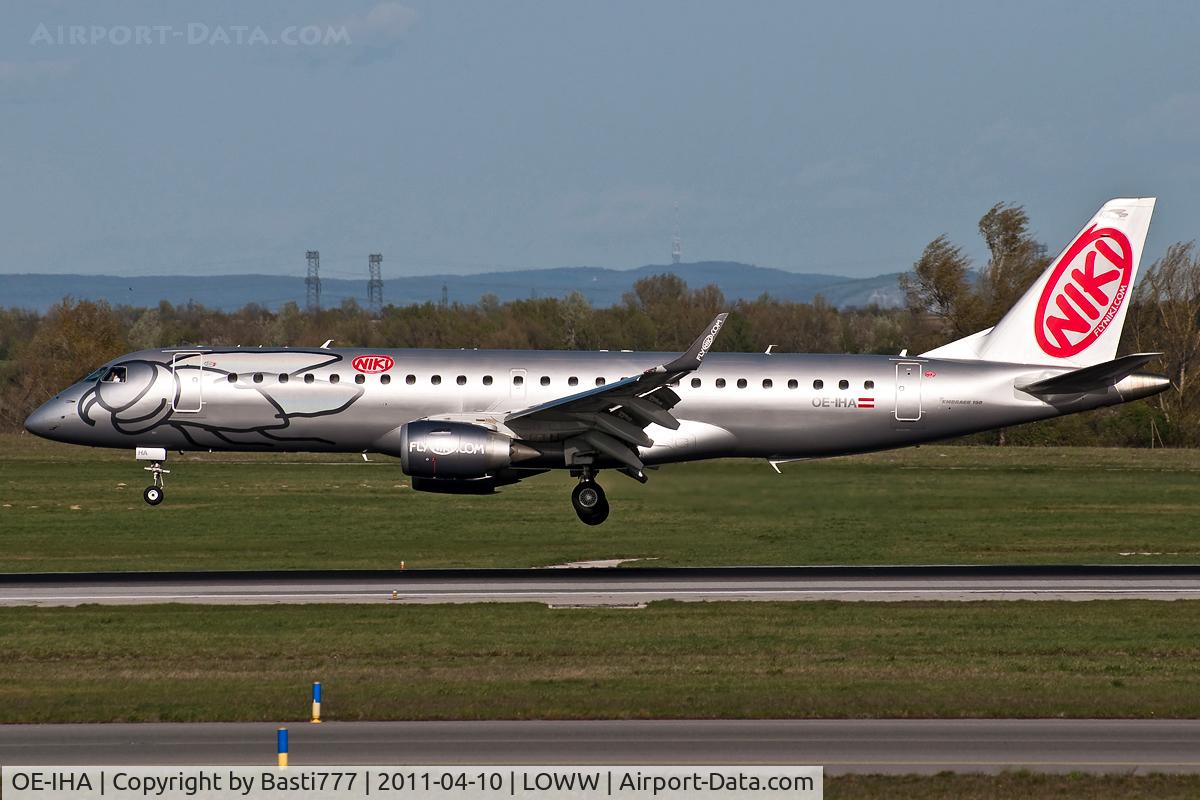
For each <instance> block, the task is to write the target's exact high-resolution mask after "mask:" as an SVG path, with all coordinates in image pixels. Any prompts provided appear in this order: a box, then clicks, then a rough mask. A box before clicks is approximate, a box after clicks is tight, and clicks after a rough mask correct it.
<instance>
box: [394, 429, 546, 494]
mask: <svg viewBox="0 0 1200 800" xmlns="http://www.w3.org/2000/svg"><path fill="white" fill-rule="evenodd" d="M539 455H541V454H540V453H539V452H538V451H537V450H535V449H534V448H532V447H530V446H528V445H525V444H521V443H520V442H518V441H516V440H515V439H513V438H512V437H511V436H505V435H504V434H502V433H496V432H495V431H490V430H488V429H487V428H484V427H481V426H479V425H472V424H470V423H467V422H438V421H436V420H417V421H416V422H409V423H407V424H406V425H403V426H401V428H400V468H401V469H402V470H404V473H405V474H406V475H411V476H412V477H414V478H438V479H447V478H450V479H455V478H458V479H463V478H483V477H485V476H488V475H491V474H493V473H495V472H496V471H497V470H501V469H504V468H505V467H507V466H510V465H511V464H513V463H515V462H518V461H527V460H529V459H531V458H537V457H538V456H539ZM414 487H415V483H414Z"/></svg>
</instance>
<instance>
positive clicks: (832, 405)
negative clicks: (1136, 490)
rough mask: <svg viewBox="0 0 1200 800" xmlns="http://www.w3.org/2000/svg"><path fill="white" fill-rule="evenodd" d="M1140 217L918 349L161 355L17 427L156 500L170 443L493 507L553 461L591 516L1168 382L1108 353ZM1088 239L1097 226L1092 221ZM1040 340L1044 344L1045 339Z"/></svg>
mask: <svg viewBox="0 0 1200 800" xmlns="http://www.w3.org/2000/svg"><path fill="white" fill-rule="evenodd" d="M1153 208H1154V200H1153V198H1124V199H1117V200H1112V201H1110V202H1108V203H1106V204H1105V205H1104V206H1103V207H1102V208H1101V209H1100V210H1099V211H1098V212H1097V213H1096V215H1094V216H1093V218H1092V220H1091V221H1090V223H1089V225H1088V226H1085V228H1084V229H1083V230H1081V232H1080V233H1079V234H1078V235H1077V236H1076V237H1075V238H1074V239H1073V240H1072V242H1071V243H1070V244H1069V245H1068V246H1067V247H1066V248H1064V249H1063V251H1062V253H1060V255H1059V256H1058V257H1057V258H1056V259H1054V261H1052V262H1051V263H1050V265H1049V266H1048V267H1047V269H1046V271H1045V273H1043V275H1042V276H1041V277H1040V278H1039V279H1038V280H1037V281H1035V282H1034V284H1033V285H1032V286H1031V287H1030V288H1029V289H1028V291H1027V292H1026V294H1025V295H1024V296H1023V297H1022V298H1021V299H1020V300H1019V301H1018V302H1017V303H1016V305H1014V306H1013V308H1012V309H1011V310H1010V311H1009V312H1008V313H1007V314H1006V315H1005V316H1004V317H1003V318H1002V319H1001V320H1000V322H998V323H997V324H996V325H995V326H994V327H993V328H989V329H987V330H985V331H980V332H979V333H976V334H973V335H971V336H968V337H966V338H964V339H960V340H957V341H955V342H951V343H950V344H947V345H945V346H943V347H939V348H936V349H934V350H930V351H928V352H925V353H922V354H920V355H918V356H909V355H908V354H907V352H902V353H901V354H900V355H896V356H888V355H819V354H785V353H779V352H777V351H775V352H770V351H769V352H766V353H721V352H710V348H711V347H712V345H713V343H714V342H715V341H717V340H718V339H719V335H720V332H721V330H722V328H723V327H724V325H725V320H726V317H727V315H726V314H724V313H722V314H718V315H717V316H716V317H715V318H714V319H713V320H712V322H710V323H709V324H708V325H707V326H705V328H704V329H703V331H702V332H701V333H700V334H699V336H698V337H697V338H696V340H695V341H694V342H693V344H692V346H691V347H690V348H688V350H687V351H686V352H684V353H683V354H681V355H675V354H664V353H648V352H628V351H618V352H610V351H601V352H578V351H528V350H395V349H382V348H329V347H321V348H287V347H256V348H230V347H176V348H166V349H159V350H144V351H140V352H137V353H132V354H129V355H126V356H122V357H120V358H118V359H115V360H113V361H112V362H110V363H108V364H105V365H103V366H102V367H100V368H99V369H97V370H96V371H94V372H93V373H91V374H90V375H89V376H87V378H85V379H84V380H82V381H80V382H78V383H76V384H75V385H73V386H71V387H69V388H67V389H65V390H63V391H62V392H60V393H59V394H58V395H56V396H55V397H54V398H53V399H51V400H50V401H48V402H47V403H46V404H44V405H43V406H42V407H41V408H39V409H38V410H37V411H35V412H34V413H33V414H32V415H31V416H30V417H29V419H28V420H27V421H26V427H27V428H28V429H29V430H30V431H31V432H33V433H35V434H38V435H40V436H44V437H46V438H50V439H56V440H59V441H64V442H70V443H74V444H82V445H93V446H101V447H121V448H133V449H135V451H137V453H138V457H139V458H141V459H143V460H147V461H151V462H152V463H151V466H149V467H147V468H146V469H148V470H149V471H151V473H152V477H153V480H154V483H153V485H152V486H151V487H148V488H147V490H146V495H145V496H146V499H147V502H150V503H151V504H153V505H157V503H159V502H161V501H162V499H163V492H162V474H163V473H164V472H165V470H163V469H162V467H161V462H162V460H163V459H165V457H166V452H167V451H169V450H259V451H264V450H265V451H323V452H349V453H363V454H367V453H381V454H385V455H391V456H397V457H399V459H400V466H401V468H402V469H403V471H404V472H405V473H406V474H408V475H409V476H410V478H411V482H412V487H413V488H414V489H417V490H421V491H432V492H446V493H460V494H488V493H491V492H494V491H495V490H496V488H497V487H501V486H505V485H509V484H513V483H517V482H519V481H521V480H523V479H526V478H529V477H532V476H534V475H537V474H540V473H543V472H546V471H549V470H554V469H565V470H569V471H570V472H571V474H572V475H574V476H576V477H578V479H579V481H578V484H577V485H576V487H575V490H574V492H573V493H572V504H573V506H574V508H575V511H576V513H577V515H578V516H579V518H580V519H581V520H582V521H583V522H585V523H588V524H599V523H600V522H603V521H604V519H606V518H607V516H608V510H609V509H608V501H607V499H606V497H605V494H604V491H603V489H602V488H601V487H600V485H599V484H598V483H597V482H596V475H597V473H598V472H599V471H600V470H605V469H607V470H615V471H618V472H621V473H623V474H625V475H627V476H629V477H631V478H634V479H635V480H638V481H640V482H643V483H644V482H645V481H646V480H647V475H646V472H645V470H646V468H648V467H654V466H658V465H662V464H670V463H678V462H683V461H693V460H699V459H709V458H726V457H747V458H761V459H765V460H767V461H768V462H770V464H771V465H772V466H773V467H775V468H776V469H778V466H777V465H778V464H781V463H786V462H788V461H793V460H800V459H806V458H816V457H824V456H834V455H845V454H852V453H863V452H870V451H875V450H884V449H889V448H895V447H903V446H906V445H913V444H920V443H923V442H929V441H934V440H938V439H945V438H948V437H953V436H960V435H964V434H968V433H974V432H978V431H984V430H991V429H995V428H1000V427H1005V426H1009V425H1015V424H1019V423H1023V422H1032V421H1036V420H1041V419H1048V418H1051V417H1056V416H1062V415H1064V414H1072V413H1076V412H1079V411H1086V410H1089V409H1093V408H1099V407H1102V406H1108V405H1115V404H1118V403H1124V402H1129V401H1131V400H1136V399H1139V398H1142V397H1147V396H1150V395H1153V394H1155V393H1157V392H1160V391H1163V390H1164V389H1165V388H1166V387H1167V386H1168V385H1169V382H1168V381H1167V379H1166V378H1163V377H1161V376H1158V375H1153V374H1149V373H1142V372H1139V371H1138V370H1139V369H1140V368H1141V367H1143V366H1144V365H1145V364H1146V363H1148V362H1149V361H1150V360H1152V359H1153V358H1154V357H1156V355H1157V354H1153V353H1139V354H1132V355H1127V356H1122V357H1119V358H1118V357H1116V350H1117V342H1118V339H1119V337H1120V333H1121V328H1122V326H1123V324H1124V319H1125V314H1126V311H1127V310H1128V304H1127V302H1126V298H1127V297H1128V296H1129V287H1130V285H1131V283H1132V280H1133V278H1134V276H1135V275H1136V271H1137V266H1138V263H1139V262H1140V259H1141V254H1142V247H1143V244H1144V242H1145V238H1146V234H1147V231H1148V229H1149V223H1150V217H1151V214H1152V212H1153ZM1101 226H1103V227H1101ZM1046 330H1050V331H1051V332H1052V333H1051V334H1049V335H1047V334H1046V333H1045V331H1046Z"/></svg>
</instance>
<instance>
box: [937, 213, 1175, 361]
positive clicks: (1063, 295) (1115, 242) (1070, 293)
mask: <svg viewBox="0 0 1200 800" xmlns="http://www.w3.org/2000/svg"><path fill="white" fill-rule="evenodd" d="M1153 213H1154V198H1153V197H1137V198H1122V199H1117V200H1109V201H1108V202H1107V203H1105V204H1104V205H1103V206H1102V207H1101V208H1100V210H1099V211H1097V212H1096V215H1095V216H1094V217H1092V219H1091V221H1089V222H1088V224H1087V225H1086V226H1085V227H1084V229H1083V230H1082V231H1080V232H1079V234H1078V235H1077V236H1076V237H1075V239H1074V240H1073V241H1072V242H1071V244H1069V245H1068V246H1067V248H1066V249H1065V250H1063V251H1062V252H1061V253H1059V255H1058V258H1056V259H1054V261H1052V262H1050V266H1049V267H1048V268H1047V269H1046V271H1045V272H1044V273H1043V274H1042V276H1041V277H1040V278H1038V279H1037V280H1036V281H1034V284H1033V286H1031V287H1029V291H1027V292H1026V293H1025V295H1024V296H1023V297H1022V298H1021V299H1020V300H1018V301H1017V304H1016V305H1015V306H1013V307H1012V309H1010V310H1009V312H1008V313H1007V314H1005V315H1004V318H1003V319H1002V320H1000V321H999V322H998V323H996V326H995V327H994V328H991V329H989V330H986V331H981V332H979V333H976V334H973V335H971V336H968V337H966V338H965V339H959V340H958V341H956V342H951V343H950V344H947V345H944V346H942V347H939V348H936V349H934V350H930V351H929V352H928V353H923V354H922V355H926V356H930V357H934V358H961V359H968V360H973V361H1006V362H1012V363H1017V364H1047V365H1054V366H1064V367H1065V366H1069V367H1087V366H1091V365H1093V364H1099V363H1101V362H1104V361H1111V360H1112V359H1113V358H1114V357H1115V356H1116V354H1117V342H1118V341H1119V340H1120V338H1121V328H1122V327H1123V326H1124V324H1125V312H1127V311H1128V310H1129V295H1130V293H1131V291H1132V289H1133V281H1134V278H1136V277H1137V270H1138V264H1139V263H1140V262H1141V260H1142V246H1143V245H1144V244H1145V242H1146V232H1147V231H1148V230H1149V229H1150V216H1151V214H1153Z"/></svg>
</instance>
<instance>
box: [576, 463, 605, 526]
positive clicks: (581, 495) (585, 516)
mask: <svg viewBox="0 0 1200 800" xmlns="http://www.w3.org/2000/svg"><path fill="white" fill-rule="evenodd" d="M571 505H572V506H574V507H575V513H576V514H578V515H579V519H580V521H581V522H583V523H584V524H585V525H599V524H600V523H601V522H604V520H606V519H608V498H607V497H605V496H604V489H602V488H601V487H600V484H598V483H596V480H595V478H594V477H593V476H591V475H590V474H589V475H584V476H583V477H582V478H580V479H579V483H578V484H576V486H575V489H574V491H572V492H571Z"/></svg>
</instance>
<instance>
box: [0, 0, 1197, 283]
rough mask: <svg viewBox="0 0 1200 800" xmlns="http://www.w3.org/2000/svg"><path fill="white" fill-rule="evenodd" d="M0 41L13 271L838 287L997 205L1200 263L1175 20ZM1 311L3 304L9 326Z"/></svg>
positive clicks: (14, 22)
mask: <svg viewBox="0 0 1200 800" xmlns="http://www.w3.org/2000/svg"><path fill="white" fill-rule="evenodd" d="M4 18H5V19H4V24H3V25H2V26H0V248H2V252H3V253H4V259H3V264H0V273H3V272H9V273H15V272H61V273H107V274H121V275H149V274H168V275H169V274H188V275H220V274H227V273H248V272H257V273H293V272H294V273H296V274H302V273H303V271H304V268H305V263H304V252H305V251H306V250H309V249H318V250H320V251H321V263H322V274H323V275H328V276H332V277H358V276H365V275H366V271H367V254H368V253H372V252H381V253H383V271H384V277H385V280H386V278H387V276H388V275H418V274H430V273H441V272H452V273H472V272H483V271H491V270H508V269H525V268H539V267H559V266H575V265H592V266H603V267H613V268H633V267H637V266H640V265H643V264H654V263H668V262H669V261H670V249H671V236H672V231H673V228H674V225H675V220H676V212H675V206H676V204H678V224H679V228H680V233H681V236H682V239H683V249H684V260H685V261H699V260H733V261H742V262H747V263H754V264H758V265H761V266H772V267H778V268H781V269H788V270H793V271H798V272H822V273H833V274H840V275H847V276H854V277H864V276H870V275H877V274H882V273H886V272H894V271H900V270H904V269H907V268H909V267H910V266H911V264H912V262H913V261H914V260H915V259H916V258H917V257H918V256H919V255H920V253H921V250H922V248H923V247H924V246H925V244H927V243H928V242H929V241H930V240H931V239H933V238H934V237H935V236H937V235H939V234H942V233H946V234H948V235H949V236H950V237H951V238H952V239H953V240H954V241H955V242H956V243H959V244H961V245H963V246H964V247H965V248H966V250H967V252H968V253H970V254H971V255H972V256H973V257H975V258H976V259H982V258H984V248H983V244H982V242H981V241H980V239H979V236H978V233H977V231H976V223H977V222H978V219H979V217H980V216H981V215H982V214H983V213H984V212H985V211H986V210H987V209H988V208H989V207H990V206H992V205H993V204H994V203H997V202H1001V201H1004V202H1010V203H1017V204H1021V205H1023V206H1024V207H1025V209H1026V210H1027V212H1028V213H1029V216H1030V218H1031V221H1032V227H1033V229H1034V231H1035V233H1036V235H1037V236H1038V238H1039V239H1040V240H1042V241H1043V242H1045V243H1046V244H1047V245H1049V247H1050V250H1051V251H1053V252H1057V251H1058V250H1059V249H1060V248H1061V247H1062V246H1063V245H1065V244H1066V242H1067V241H1068V240H1069V239H1070V237H1072V236H1073V235H1074V234H1075V232H1076V231H1078V230H1079V228H1080V227H1081V226H1082V225H1083V223H1084V222H1086V221H1087V220H1088V219H1089V218H1090V217H1091V215H1092V214H1093V212H1094V211H1095V209H1096V208H1097V207H1099V206H1100V205H1101V204H1102V203H1103V202H1104V201H1105V200H1107V199H1108V198H1110V197H1115V196H1137V195H1155V196H1157V197H1158V198H1159V202H1158V207H1157V211H1156V216H1155V221H1154V223H1153V225H1152V227H1151V231H1150V238H1149V241H1148V243H1147V250H1146V257H1147V258H1149V259H1153V258H1156V257H1158V256H1160V255H1161V254H1162V253H1163V252H1164V251H1165V249H1166V247H1167V246H1168V245H1169V244H1171V243H1172V242H1176V241H1184V240H1190V239H1193V238H1195V237H1197V236H1200V158H1197V145H1198V144H1200V56H1198V55H1197V50H1196V34H1197V31H1198V30H1200V25H1198V23H1200V4H1198V3H1194V2H1165V1H1164V2H1154V3H1128V2H1109V1H1107V0H1088V2H1005V3H982V2H980V3H968V2H923V1H921V0H906V2H873V3H868V2H840V3H819V4H818V3H801V2H794V1H788V2H769V1H768V0H762V1H761V2H753V3H732V2H728V0H725V2H703V1H692V0H688V1H686V2H684V1H683V0H680V1H679V2H658V1H657V0H640V1H639V2H621V1H619V0H618V1H614V2H603V3H599V2H593V1H592V0H585V1H583V2H575V1H574V0H554V1H551V0H545V2H519V1H518V2H493V1H491V0H488V1H487V2H484V1H483V0H480V2H456V1H455V0H445V1H444V2H415V1H414V2H404V3H399V2H374V0H363V1H362V2H344V3H339V4H336V5H335V4H329V3H321V2H312V1H311V0H299V2H259V3H246V2H241V1H238V2H229V1H227V0H215V1H214V2H208V3H205V4H202V5H195V4H186V3H161V2H120V1H118V2H110V3H105V4H98V3H92V2H45V3H39V4H31V3H20V4H16V3H14V4H8V5H7V6H6V9H5V11H4ZM2 287H3V282H2V279H0V305H3V298H2V294H3V288H2Z"/></svg>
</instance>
